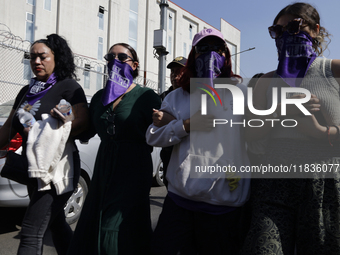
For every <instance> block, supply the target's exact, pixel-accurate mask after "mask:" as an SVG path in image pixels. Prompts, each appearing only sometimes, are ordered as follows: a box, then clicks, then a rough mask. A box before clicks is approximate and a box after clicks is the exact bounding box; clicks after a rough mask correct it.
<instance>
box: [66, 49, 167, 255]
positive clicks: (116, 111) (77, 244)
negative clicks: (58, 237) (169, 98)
mask: <svg viewBox="0 0 340 255" xmlns="http://www.w3.org/2000/svg"><path fill="white" fill-rule="evenodd" d="M105 59H106V61H107V67H108V80H107V83H106V86H105V88H104V89H102V90H99V91H98V92H97V93H96V94H95V95H94V96H93V98H92V100H91V104H90V114H91V120H92V130H91V131H90V132H89V134H88V136H89V137H92V136H94V135H95V134H96V133H97V134H98V135H99V137H100V139H101V144H100V147H99V150H98V154H97V159H96V163H95V167H94V173H93V177H92V181H91V186H90V188H89V193H88V195H87V198H86V201H85V204H84V208H83V210H82V214H81V216H80V219H79V221H78V223H77V228H76V230H75V234H74V238H73V241H72V245H71V248H70V250H69V254H112V255H114V254H149V253H150V238H151V233H152V230H151V219H150V201H149V192H150V188H151V183H152V170H153V169H152V159H151V152H152V147H151V146H149V145H147V144H146V141H145V132H146V130H147V128H148V126H149V125H150V124H151V123H152V112H153V109H159V107H160V105H161V100H160V98H159V96H158V95H157V94H156V93H155V92H154V91H153V90H151V89H149V88H146V87H142V86H140V85H138V84H135V83H134V81H133V80H134V78H136V77H137V76H138V70H139V60H138V56H137V53H136V52H135V50H134V49H133V48H132V47H131V46H130V45H128V44H125V43H117V44H115V45H113V46H112V47H111V48H110V50H109V52H108V54H107V55H106V56H105Z"/></svg>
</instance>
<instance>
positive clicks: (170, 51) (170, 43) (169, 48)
mask: <svg viewBox="0 0 340 255" xmlns="http://www.w3.org/2000/svg"><path fill="white" fill-rule="evenodd" d="M168 50H169V54H170V55H171V54H172V37H171V36H169V38H168Z"/></svg>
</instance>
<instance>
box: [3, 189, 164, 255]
mask: <svg viewBox="0 0 340 255" xmlns="http://www.w3.org/2000/svg"><path fill="white" fill-rule="evenodd" d="M165 196H166V188H165V187H153V188H151V192H150V207H151V222H152V228H153V229H154V228H155V226H156V224H157V220H158V216H159V214H160V213H161V211H162V206H163V201H164V198H165ZM24 214H25V208H0V255H13V254H16V252H17V248H18V246H19V241H20V236H19V232H20V226H21V221H22V218H23V217H24ZM71 227H72V229H73V230H74V229H75V227H76V223H75V224H72V225H71ZM43 255H57V252H56V251H55V249H54V246H53V242H52V238H51V234H50V233H49V232H47V233H46V236H45V239H44V252H43Z"/></svg>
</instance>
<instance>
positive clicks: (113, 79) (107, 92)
mask: <svg viewBox="0 0 340 255" xmlns="http://www.w3.org/2000/svg"><path fill="white" fill-rule="evenodd" d="M107 67H108V69H109V79H108V80H107V82H106V86H105V88H104V91H103V94H102V103H103V105H104V106H106V105H108V104H109V103H111V102H113V101H114V100H116V99H117V98H118V97H120V96H121V95H123V94H124V93H125V92H126V90H127V89H128V88H129V87H130V86H131V84H132V82H133V75H132V73H133V70H132V67H131V66H130V65H129V64H127V63H124V62H121V61H119V60H118V59H114V60H112V61H110V62H109V63H108V65H107Z"/></svg>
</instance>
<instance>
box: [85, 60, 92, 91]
mask: <svg viewBox="0 0 340 255" xmlns="http://www.w3.org/2000/svg"><path fill="white" fill-rule="evenodd" d="M90 68H91V66H90V65H89V64H85V69H84V89H89V88H90Z"/></svg>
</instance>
